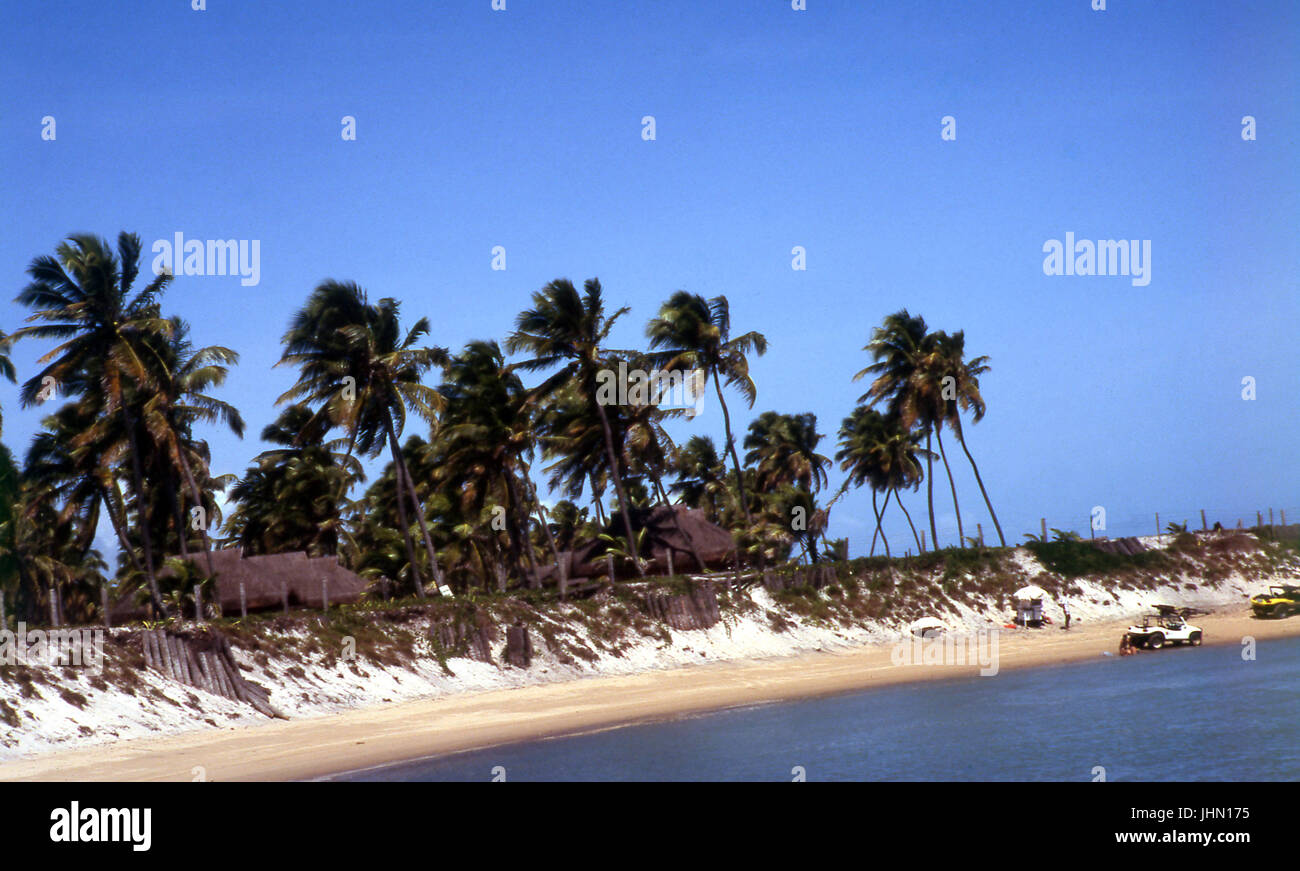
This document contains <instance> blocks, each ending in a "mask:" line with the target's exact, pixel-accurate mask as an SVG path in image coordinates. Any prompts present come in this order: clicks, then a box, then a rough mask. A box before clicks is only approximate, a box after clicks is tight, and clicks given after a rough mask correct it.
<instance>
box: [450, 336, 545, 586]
mask: <svg viewBox="0 0 1300 871" xmlns="http://www.w3.org/2000/svg"><path fill="white" fill-rule="evenodd" d="M438 392H439V393H441V394H442V396H443V398H444V401H445V404H446V412H445V413H444V415H443V419H442V422H441V426H440V428H439V431H438V437H437V439H436V441H437V442H439V444H440V446H441V447H440V450H441V451H442V454H443V455H442V457H441V460H440V468H439V474H440V475H441V477H442V478H444V479H445V480H448V481H449V483H450V484H451V487H452V489H453V490H458V491H460V492H461V493H462V494H467V493H469V492H474V493H476V494H477V495H478V498H477V505H478V506H479V508H480V510H481V507H482V504H483V501H484V499H485V498H487V496H488V495H489V493H488V491H487V490H486V489H485V488H484V487H482V486H476V483H477V484H487V483H489V482H493V483H499V485H500V487H499V489H500V493H501V498H502V501H503V502H505V503H506V505H507V506H508V508H509V511H510V513H511V514H512V515H513V516H512V518H511V519H512V523H511V525H510V526H509V528H508V532H509V537H510V545H511V549H512V551H513V552H514V557H515V561H516V563H518V562H519V560H520V559H521V558H522V559H523V560H525V561H526V562H527V563H528V566H529V570H530V575H531V578H532V585H533V586H536V585H537V584H538V569H537V566H536V563H535V560H534V556H533V551H532V546H531V539H530V538H529V537H528V535H527V534H526V533H527V530H528V526H529V520H528V518H529V516H530V515H531V514H532V513H533V512H538V513H539V514H540V512H541V511H542V508H541V504H540V502H538V501H537V499H536V492H535V488H533V486H532V483H531V481H530V480H529V478H528V471H529V466H528V457H529V456H531V454H532V453H533V450H534V448H535V446H536V444H537V438H538V434H537V431H536V429H535V422H534V419H533V418H534V417H535V415H534V413H533V412H534V408H533V406H532V404H531V402H530V401H529V396H528V393H527V391H526V390H525V389H524V386H523V383H522V382H521V381H520V379H519V376H518V375H516V374H515V372H514V371H513V370H512V369H511V368H510V367H508V366H506V363H505V358H504V357H503V356H502V353H501V348H500V347H499V346H498V345H497V343H496V342H494V341H476V342H470V343H469V344H467V345H466V346H465V349H464V351H462V352H461V353H460V354H458V355H456V356H454V357H452V358H451V362H450V363H449V365H448V366H447V373H446V377H445V379H444V381H443V384H442V385H441V386H440V387H439V388H438ZM540 525H541V526H542V527H543V529H544V530H545V532H546V535H547V538H548V541H549V543H550V547H551V553H552V556H553V557H554V559H555V562H556V566H557V569H556V570H557V571H558V572H560V573H561V577H560V587H561V591H562V592H563V590H564V587H565V586H566V581H567V578H566V577H564V567H563V566H561V565H560V558H559V552H558V550H557V549H556V547H555V542H554V540H553V539H551V536H550V527H549V526H547V525H546V522H545V519H544V518H543V519H542V521H541V524H540ZM520 569H521V571H522V569H523V567H522V566H520Z"/></svg>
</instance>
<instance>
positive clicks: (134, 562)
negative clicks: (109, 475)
mask: <svg viewBox="0 0 1300 871" xmlns="http://www.w3.org/2000/svg"><path fill="white" fill-rule="evenodd" d="M99 498H100V499H101V500H102V501H103V503H104V508H105V509H106V510H107V511H108V520H109V523H110V524H112V526H113V531H114V532H116V533H117V541H118V543H119V544H121V545H122V550H123V551H125V552H126V558H127V561H128V562H130V563H131V568H133V569H135V570H136V571H137V572H139V573H140V574H142V575H143V574H144V566H142V565H140V559H139V558H138V557H137V556H136V555H135V548H134V547H132V546H131V541H130V540H129V539H128V538H127V537H126V521H125V520H123V519H119V518H118V516H117V512H116V511H114V510H113V505H112V503H111V502H110V501H109V499H108V491H107V490H101V491H100V494H99ZM92 543H93V540H92Z"/></svg>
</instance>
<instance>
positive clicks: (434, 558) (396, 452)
mask: <svg viewBox="0 0 1300 871" xmlns="http://www.w3.org/2000/svg"><path fill="white" fill-rule="evenodd" d="M384 426H385V427H386V428H387V430H388V444H389V448H390V449H391V450H392V452H393V461H394V462H395V463H396V464H397V465H398V466H399V467H400V468H401V474H402V478H403V480H405V481H406V489H407V493H408V494H409V495H410V497H411V508H412V509H413V510H414V511H415V520H416V522H417V523H418V524H419V525H420V535H421V536H423V538H424V549H425V551H427V552H428V554H429V570H430V571H431V572H433V580H434V583H435V584H437V585H438V587H439V591H438V595H442V590H441V587H442V582H443V578H442V569H441V568H440V567H439V565H438V553H437V551H436V550H434V547H433V538H432V536H430V535H429V524H428V523H427V522H426V521H425V519H424V506H422V505H421V504H420V497H419V496H418V495H417V494H416V492H415V482H414V481H413V480H411V470H410V467H408V466H407V465H406V457H405V456H404V455H403V454H402V446H401V445H400V444H398V442H397V430H396V429H395V428H394V426H393V416H392V414H385V415H384ZM419 596H420V598H421V599H423V598H424V590H423V589H421V590H420V591H419Z"/></svg>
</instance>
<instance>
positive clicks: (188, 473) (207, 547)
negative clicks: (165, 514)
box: [176, 445, 217, 578]
mask: <svg viewBox="0 0 1300 871" xmlns="http://www.w3.org/2000/svg"><path fill="white" fill-rule="evenodd" d="M176 455H177V457H178V458H179V459H180V461H181V473H182V474H184V475H185V481H186V483H187V484H188V485H189V488H190V496H191V497H192V498H193V499H194V504H195V505H196V506H198V507H199V508H202V507H203V494H202V493H200V492H199V485H198V484H197V483H196V482H195V480H194V470H193V469H192V468H191V467H190V461H189V459H188V458H187V457H186V456H185V449H184V446H182V445H178V446H177V449H176ZM182 516H183V514H182ZM206 520H207V518H206V517H205V518H204V521H205V522H204V523H203V524H202V525H201V526H199V536H200V537H201V538H202V539H203V558H204V560H205V561H206V562H207V565H208V577H210V578H212V577H216V574H217V570H216V568H215V567H214V566H213V565H212V540H211V539H210V538H208V524H207V523H206ZM184 538H185V530H184V529H182V530H181V539H182V540H184Z"/></svg>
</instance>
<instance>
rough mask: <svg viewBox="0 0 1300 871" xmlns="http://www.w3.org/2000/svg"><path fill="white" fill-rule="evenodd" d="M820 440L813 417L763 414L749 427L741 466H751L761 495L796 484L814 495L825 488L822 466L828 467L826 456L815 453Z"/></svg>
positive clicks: (811, 415)
mask: <svg viewBox="0 0 1300 871" xmlns="http://www.w3.org/2000/svg"><path fill="white" fill-rule="evenodd" d="M821 439H822V436H821V434H820V433H819V432H817V416H816V415H815V414H811V413H805V414H798V415H795V414H780V413H778V412H775V411H765V412H763V413H762V414H760V415H759V416H758V417H757V418H756V419H755V420H753V421H751V422H750V424H749V433H748V434H747V435H746V436H745V449H746V450H747V451H748V453H746V454H745V464H746V465H748V466H753V467H754V470H755V472H756V473H757V476H758V485H759V488H760V489H762V490H763V491H764V492H771V491H773V490H776V489H777V488H779V487H781V486H782V485H785V484H797V485H799V486H800V487H802V488H803V489H804V490H806V491H808V492H810V493H815V492H817V491H819V490H821V488H822V487H824V486H825V485H826V483H827V478H826V467H827V466H829V465H830V464H831V460H830V458H829V457H824V456H822V455H821V454H819V453H817V443H818V442H820V441H821Z"/></svg>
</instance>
